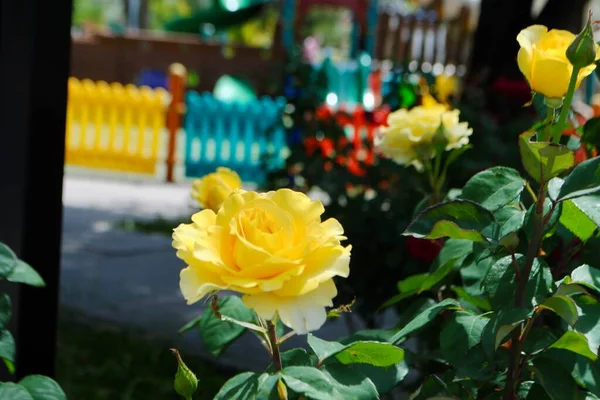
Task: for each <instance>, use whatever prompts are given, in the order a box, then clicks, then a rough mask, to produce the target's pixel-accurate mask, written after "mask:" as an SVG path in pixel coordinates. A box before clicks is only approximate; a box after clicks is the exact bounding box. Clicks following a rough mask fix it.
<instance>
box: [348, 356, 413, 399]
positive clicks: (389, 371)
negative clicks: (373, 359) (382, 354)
mask: <svg viewBox="0 0 600 400" xmlns="http://www.w3.org/2000/svg"><path fill="white" fill-rule="evenodd" d="M345 368H352V369H353V370H355V371H358V372H360V373H361V374H363V375H365V376H366V377H368V378H369V379H370V380H371V381H372V382H373V383H374V384H375V387H376V388H377V391H378V392H379V393H387V392H389V391H390V390H392V388H394V387H396V385H397V384H398V383H399V382H402V380H403V379H404V378H405V377H406V375H408V371H409V369H408V363H407V362H406V360H404V361H402V362H400V363H398V364H396V365H394V366H392V367H389V368H379V367H375V366H373V365H369V364H355V365H352V366H349V367H345Z"/></svg>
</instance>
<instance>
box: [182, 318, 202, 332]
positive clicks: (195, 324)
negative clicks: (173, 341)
mask: <svg viewBox="0 0 600 400" xmlns="http://www.w3.org/2000/svg"><path fill="white" fill-rule="evenodd" d="M200 321H202V315H199V316H197V317H196V318H194V319H193V320H191V321H188V322H186V324H185V325H183V326H182V327H181V328H179V330H178V331H177V333H178V334H180V335H181V334H182V333H185V332H188V331H191V330H192V329H194V328H197V327H199V326H200Z"/></svg>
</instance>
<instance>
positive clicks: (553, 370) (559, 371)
mask: <svg viewBox="0 0 600 400" xmlns="http://www.w3.org/2000/svg"><path fill="white" fill-rule="evenodd" d="M532 370H533V372H534V374H535V377H536V379H537V380H538V381H539V383H540V384H541V385H542V386H543V387H544V389H545V390H546V393H547V394H548V396H550V398H551V399H552V400H567V399H577V394H578V389H577V383H576V382H575V381H574V380H573V378H572V377H571V374H569V373H568V372H567V371H565V369H564V368H563V367H562V366H561V365H560V364H557V363H556V362H555V361H553V360H551V359H549V358H546V357H540V358H536V359H534V360H533V366H532ZM530 394H531V393H530Z"/></svg>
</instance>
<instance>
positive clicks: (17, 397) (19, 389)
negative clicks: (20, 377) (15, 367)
mask: <svg viewBox="0 0 600 400" xmlns="http://www.w3.org/2000/svg"><path fill="white" fill-rule="evenodd" d="M0 400H34V398H33V397H31V395H30V394H29V392H28V391H27V389H25V388H24V387H23V386H21V385H18V384H16V383H12V382H2V383H0Z"/></svg>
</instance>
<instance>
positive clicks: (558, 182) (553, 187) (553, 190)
mask: <svg viewBox="0 0 600 400" xmlns="http://www.w3.org/2000/svg"><path fill="white" fill-rule="evenodd" d="M564 183H565V181H563V180H562V179H561V178H558V177H556V178H552V179H550V182H548V197H550V199H551V200H552V201H556V200H557V199H558V196H559V193H560V188H561V187H562V185H563V184H564Z"/></svg>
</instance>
